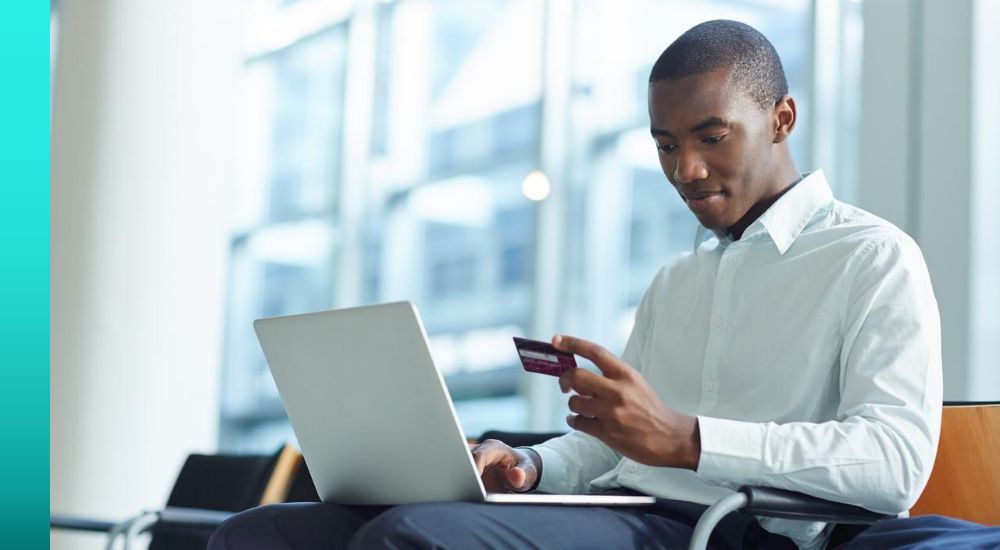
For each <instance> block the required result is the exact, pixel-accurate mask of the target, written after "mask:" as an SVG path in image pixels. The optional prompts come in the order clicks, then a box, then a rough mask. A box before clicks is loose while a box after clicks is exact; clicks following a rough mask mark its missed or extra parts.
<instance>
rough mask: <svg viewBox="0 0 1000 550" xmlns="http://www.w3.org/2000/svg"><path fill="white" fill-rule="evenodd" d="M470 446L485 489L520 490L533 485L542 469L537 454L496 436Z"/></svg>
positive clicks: (522, 490) (496, 491)
mask: <svg viewBox="0 0 1000 550" xmlns="http://www.w3.org/2000/svg"><path fill="white" fill-rule="evenodd" d="M469 447H470V450H471V451H472V458H473V460H475V461H476V470H478V471H479V477H481V478H483V485H485V486H486V490H487V491H489V492H491V493H511V492H513V493H523V492H525V491H527V490H528V489H530V488H531V487H534V486H535V481H537V480H538V474H539V472H541V470H542V464H541V462H542V460H541V457H539V456H538V453H535V452H533V451H527V450H525V449H514V448H511V447H509V446H507V445H506V444H504V443H503V442H501V441H497V440H496V439H487V440H486V441H483V442H482V443H479V444H475V445H470V446H469Z"/></svg>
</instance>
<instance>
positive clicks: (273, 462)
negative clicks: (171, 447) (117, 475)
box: [49, 445, 301, 550]
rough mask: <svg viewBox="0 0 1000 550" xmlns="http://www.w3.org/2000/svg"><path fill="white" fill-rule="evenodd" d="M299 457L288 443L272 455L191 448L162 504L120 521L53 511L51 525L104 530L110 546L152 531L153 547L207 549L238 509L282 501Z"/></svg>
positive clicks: (153, 549) (160, 549)
mask: <svg viewBox="0 0 1000 550" xmlns="http://www.w3.org/2000/svg"><path fill="white" fill-rule="evenodd" d="M297 460H298V461H300V460H301V455H299V454H298V451H296V450H295V449H293V448H292V447H291V446H289V445H285V446H284V447H282V448H281V449H279V450H278V451H277V452H275V453H273V454H270V455H203V454H192V455H190V456H189V457H188V458H187V460H186V461H185V462H184V465H183V466H182V467H181V471H180V473H179V474H178V475H177V479H176V481H175V482H174V486H173V488H172V490H171V492H170V497H169V498H168V499H167V503H166V506H165V507H164V508H162V509H160V510H151V511H145V512H142V513H139V514H137V515H134V516H132V517H130V518H128V519H125V520H123V521H117V522H115V521H104V520H97V519H92V518H86V517H79V516H72V515H67V514H50V516H49V526H50V528H52V529H64V530H73V531H89V532H96V533H106V534H107V535H108V544H107V547H108V548H109V549H110V548H112V547H113V546H114V544H115V542H116V541H117V539H118V538H119V537H124V547H125V548H129V547H130V545H131V543H132V541H133V540H134V539H135V537H136V536H138V535H139V534H141V533H144V532H149V533H150V534H151V535H152V538H151V540H150V544H149V549H150V550H195V549H197V550H203V549H204V548H205V546H206V545H207V543H208V538H209V537H210V536H211V535H212V532H213V531H214V530H215V528H216V527H218V526H219V524H221V523H222V522H223V521H225V520H226V519H228V518H229V517H230V516H232V515H233V514H235V513H236V512H241V511H243V510H247V509H249V508H253V507H254V506H258V505H261V504H270V503H272V502H282V501H283V500H284V499H285V497H286V495H287V492H288V490H289V485H290V482H291V481H292V478H293V477H294V471H290V469H292V470H293V469H294V467H295V464H296V461H297Z"/></svg>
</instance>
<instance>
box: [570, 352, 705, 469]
mask: <svg viewBox="0 0 1000 550" xmlns="http://www.w3.org/2000/svg"><path fill="white" fill-rule="evenodd" d="M552 345H554V346H555V347H556V348H558V349H560V350H562V351H568V352H572V353H575V354H577V355H579V356H581V357H584V358H586V359H589V360H590V361H592V362H593V363H594V364H595V365H597V368H598V369H600V370H601V372H602V373H603V374H604V376H601V375H598V374H594V373H593V372H591V371H588V370H585V369H571V370H569V371H568V372H565V373H563V374H562V375H561V376H560V377H559V387H560V388H561V389H562V391H563V393H567V392H569V391H570V390H573V391H575V392H576V393H577V395H574V396H572V397H570V398H569V410H570V411H572V412H574V413H576V414H571V415H569V416H567V417H566V423H567V424H569V425H570V427H571V428H573V429H574V430H579V431H581V432H584V433H587V434H590V435H592V436H594V437H596V438H598V439H600V440H601V441H603V442H604V443H605V444H607V445H608V446H609V447H611V448H612V449H615V450H616V451H618V452H620V453H621V454H623V455H625V456H626V457H628V458H631V459H632V460H635V461H636V462H641V463H643V464H648V465H650V466H671V467H675V468H688V469H691V470H696V469H697V468H698V461H699V459H700V457H701V439H700V437H699V434H698V419H697V417H694V416H689V415H686V414H681V413H679V412H677V411H675V410H673V409H670V408H669V407H667V406H666V405H664V404H663V402H662V401H661V400H660V398H659V397H658V396H657V395H656V393H655V392H654V391H653V388H652V387H650V385H649V384H648V383H647V382H646V380H645V379H644V378H643V377H642V375H640V374H639V372H638V371H636V370H635V369H633V368H631V367H630V366H629V365H628V364H627V363H625V362H624V361H622V360H621V359H619V358H618V357H615V355H614V354H612V353H611V352H609V351H608V350H606V349H604V348H602V347H601V346H599V345H597V344H595V343H593V342H588V341H586V340H581V339H579V338H574V337H572V336H555V337H553V338H552Z"/></svg>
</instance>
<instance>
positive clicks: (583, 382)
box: [559, 369, 614, 395]
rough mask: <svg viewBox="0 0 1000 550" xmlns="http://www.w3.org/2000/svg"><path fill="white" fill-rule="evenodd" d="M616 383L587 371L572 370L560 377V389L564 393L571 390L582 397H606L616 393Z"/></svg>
mask: <svg viewBox="0 0 1000 550" xmlns="http://www.w3.org/2000/svg"><path fill="white" fill-rule="evenodd" d="M613 386H614V383H613V382H612V381H611V380H609V379H608V378H605V377H604V376H601V375H600V374H595V373H593V372H590V371H589V370H586V369H570V370H568V371H566V372H564V373H562V374H561V375H559V388H560V389H562V391H563V393H569V391H570V390H573V391H575V392H576V393H578V394H580V395H606V394H608V393H609V392H611V391H614V387H613Z"/></svg>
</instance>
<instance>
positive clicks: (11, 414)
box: [0, 1, 49, 548]
mask: <svg viewBox="0 0 1000 550" xmlns="http://www.w3.org/2000/svg"><path fill="white" fill-rule="evenodd" d="M2 6H3V7H0V41H2V44H0V105H2V106H3V118H2V119H0V120H2V121H3V122H2V124H0V128H2V132H0V136H2V137H0V140H2V143H0V189H2V198H0V223H2V224H3V226H2V230H0V239H2V249H0V250H2V254H3V284H2V285H0V289H2V290H0V292H2V296H0V304H2V310H0V311H2V315H0V338H2V347H0V369H2V370H0V373H2V376H3V379H2V383H0V407H2V408H3V409H2V415H3V416H2V419H0V422H2V426H3V434H2V440H0V441H2V442H3V443H2V444H0V449H2V451H0V456H2V457H3V458H2V459H0V460H2V461H3V469H2V470H0V471H2V472H3V473H4V481H3V490H2V492H0V494H2V498H0V502H2V503H3V504H2V506H3V510H0V546H2V547H4V548H48V545H49V542H48V534H47V531H48V520H47V518H46V515H47V513H48V508H49V507H48V502H49V481H48V479H49V476H48V470H49V460H48V459H49V392H48V386H49V3H48V2H40V1H15V2H3V4H2Z"/></svg>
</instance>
